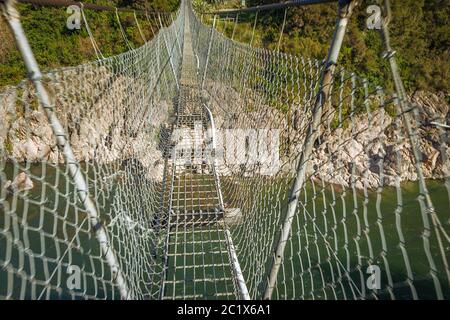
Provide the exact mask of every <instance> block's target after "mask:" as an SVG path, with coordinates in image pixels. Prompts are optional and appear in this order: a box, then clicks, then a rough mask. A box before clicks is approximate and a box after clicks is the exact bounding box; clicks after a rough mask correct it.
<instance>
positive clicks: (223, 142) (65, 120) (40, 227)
mask: <svg viewBox="0 0 450 320" xmlns="http://www.w3.org/2000/svg"><path fill="white" fill-rule="evenodd" d="M320 2H321V1H304V3H301V5H307V4H316V3H320ZM322 2H324V3H329V2H332V1H322ZM337 2H338V5H337V22H336V27H335V31H334V36H333V39H332V41H331V44H330V50H329V54H328V58H327V59H326V60H325V61H314V60H310V59H305V58H302V57H301V56H293V55H288V54H284V53H281V52H278V51H271V50H266V49H257V48H254V47H252V46H250V45H247V44H243V43H238V42H236V41H234V40H233V39H229V38H227V37H226V36H224V35H223V34H222V33H220V32H219V31H218V29H217V28H216V26H217V25H216V23H217V20H218V17H220V15H221V13H215V14H214V15H211V16H210V17H211V18H212V19H211V21H206V20H207V18H206V15H201V14H200V13H196V12H194V10H193V8H192V5H191V3H190V2H189V1H181V4H180V7H179V9H178V11H177V12H176V14H174V15H173V16H172V15H170V14H169V15H167V16H166V17H167V21H165V20H164V15H162V14H158V15H155V19H156V20H157V22H158V23H159V25H160V27H161V28H160V30H159V32H158V33H157V34H155V35H154V37H153V38H152V39H151V40H150V41H147V42H145V44H144V45H142V46H141V47H138V48H133V47H131V46H129V47H130V50H129V51H127V52H125V53H122V54H119V55H116V56H112V57H107V58H105V57H104V56H103V54H102V53H101V48H100V47H99V46H98V44H97V42H96V40H95V38H94V37H93V36H92V33H91V31H89V36H90V39H91V43H92V45H93V46H94V49H95V52H96V54H97V56H98V59H97V60H96V61H93V62H89V63H86V64H82V65H79V66H75V67H67V68H61V69H56V70H54V71H51V72H48V73H41V71H40V69H39V67H38V64H37V63H36V60H35V58H34V54H33V52H32V50H31V48H30V45H29V44H28V40H27V36H26V34H25V33H24V31H23V28H22V26H21V23H20V16H19V14H18V12H17V11H16V9H15V2H14V1H10V0H5V1H0V3H1V5H2V10H3V14H4V17H5V19H6V21H7V23H8V25H9V26H10V29H11V31H12V34H13V35H14V38H15V40H16V43H17V47H18V48H19V50H20V52H21V53H22V56H23V58H24V61H25V64H26V67H27V69H28V72H29V79H28V80H24V81H22V82H21V83H20V84H18V85H17V86H10V87H6V88H5V89H3V91H2V92H0V114H1V117H0V119H2V120H0V122H1V127H0V129H1V130H0V142H2V143H0V151H1V157H2V158H1V162H0V179H1V180H0V181H1V183H0V268H1V269H0V298H6V299H58V298H59V299H69V298H73V299H86V298H87V299H260V298H265V299H421V298H424V299H448V298H450V269H449V260H448V255H449V250H450V249H449V248H450V236H449V231H450V215H449V213H450V209H449V208H450V203H449V201H450V162H449V156H450V152H449V146H448V130H447V131H446V121H447V120H448V119H446V116H447V114H446V113H445V112H442V110H434V109H433V110H430V109H426V108H424V107H423V106H420V105H416V104H414V103H412V102H411V101H410V100H409V98H408V97H407V95H406V92H405V89H404V88H403V84H402V81H401V78H400V76H399V73H398V66H397V63H396V57H395V52H394V50H393V49H392V48H391V46H390V41H389V30H388V22H389V19H388V18H387V17H386V18H384V20H383V23H382V30H381V31H380V34H381V36H382V40H383V44H384V49H385V57H386V59H388V62H389V64H390V66H391V70H392V77H393V79H394V82H395V92H389V91H388V90H386V89H384V88H382V87H380V86H375V85H373V84H372V83H370V82H369V81H367V80H366V79H364V78H361V77H359V76H358V75H357V74H355V73H352V72H349V71H347V70H345V69H343V68H340V67H339V64H338V61H339V59H338V58H339V53H340V49H341V46H342V43H343V41H344V38H345V33H346V28H347V25H348V23H349V21H350V19H351V15H352V11H353V10H354V7H355V6H356V5H357V1H337ZM384 9H385V12H386V15H388V14H389V1H386V2H385V7H384ZM255 10H256V9H255ZM258 10H262V8H259V9H258ZM244 11H245V10H244ZM247 11H250V12H251V11H252V10H251V9H247ZM117 12H118V11H117V10H116V14H117ZM230 12H231V11H228V12H227V14H230ZM83 18H84V22H85V24H86V27H87V28H88V22H87V21H86V17H85V16H84V15H83ZM135 18H136V15H135ZM147 18H148V16H147ZM204 19H206V20H205V21H203V20H204ZM163 20H164V23H163ZM136 22H137V20H136ZM255 23H256V22H255ZM119 25H120V20H119ZM120 28H121V31H122V35H123V36H124V39H125V41H126V35H125V33H124V32H123V28H122V26H120ZM139 30H140V31H141V29H140V28H139ZM233 33H234V32H233ZM141 35H142V32H141ZM143 38H145V37H143ZM127 44H128V45H129V43H128V42H127ZM77 275H79V278H78V279H77V278H75V276H77Z"/></svg>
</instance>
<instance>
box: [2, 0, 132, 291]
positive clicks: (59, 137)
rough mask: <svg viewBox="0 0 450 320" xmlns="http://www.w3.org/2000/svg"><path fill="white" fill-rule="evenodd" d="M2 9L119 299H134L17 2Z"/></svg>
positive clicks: (5, 3)
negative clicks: (29, 39) (47, 85)
mask: <svg viewBox="0 0 450 320" xmlns="http://www.w3.org/2000/svg"><path fill="white" fill-rule="evenodd" d="M0 6H1V9H2V11H3V15H4V16H5V18H6V21H7V23H8V25H9V27H10V28H11V31H12V33H13V36H14V39H15V41H16V44H17V47H18V48H19V51H20V53H21V55H22V58H23V60H24V62H25V65H26V69H27V71H28V74H29V78H30V80H31V81H32V82H33V85H34V87H35V89H36V94H37V97H38V99H39V102H40V104H41V105H42V107H43V109H44V110H45V113H46V116H47V119H48V122H49V123H50V126H51V128H52V131H53V134H54V135H55V137H56V142H57V146H58V149H59V150H60V151H61V152H62V153H63V155H64V159H65V161H66V165H67V167H68V169H69V172H70V176H71V178H72V179H73V181H74V183H75V185H76V190H77V196H78V198H79V200H80V202H81V203H82V204H83V206H84V208H85V209H86V213H87V215H88V217H89V221H90V225H91V228H92V229H93V231H94V232H95V236H96V238H97V240H98V242H99V244H100V249H101V252H102V254H103V255H104V257H105V259H106V263H107V264H108V265H109V267H110V268H111V273H112V275H113V279H114V281H115V283H116V285H117V286H118V289H119V291H120V295H121V297H122V299H129V298H132V296H131V295H130V291H129V290H128V288H127V284H126V282H125V279H124V277H123V275H122V272H121V270H120V265H119V263H118V260H117V257H116V256H115V253H114V250H113V249H112V247H111V244H110V241H109V239H108V236H107V233H106V231H105V228H104V226H103V225H102V223H101V220H100V217H99V215H98V212H97V209H96V207H95V204H94V202H93V201H92V199H91V197H90V196H89V189H88V185H87V183H86V180H85V177H84V175H83V173H82V172H81V169H80V165H79V163H78V162H77V160H76V159H75V156H74V154H73V151H72V148H71V146H70V143H69V140H68V139H67V135H66V132H65V130H64V128H63V126H62V125H61V123H60V122H59V120H58V118H57V116H56V113H55V110H54V109H55V106H54V104H52V103H51V101H50V97H49V95H48V92H47V90H46V89H45V87H44V85H43V84H42V81H41V79H42V74H41V71H40V69H39V67H38V64H37V62H36V59H35V57H34V55H33V51H32V50H31V47H30V44H29V43H28V39H27V37H26V35H25V32H24V30H23V28H22V24H21V23H20V17H19V13H18V11H17V10H16V8H15V0H0Z"/></svg>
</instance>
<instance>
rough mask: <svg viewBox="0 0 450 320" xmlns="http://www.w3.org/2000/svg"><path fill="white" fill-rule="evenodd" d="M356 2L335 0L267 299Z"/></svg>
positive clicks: (271, 270) (353, 0)
mask: <svg viewBox="0 0 450 320" xmlns="http://www.w3.org/2000/svg"><path fill="white" fill-rule="evenodd" d="M357 3H358V0H339V6H338V19H337V22H336V27H335V30H334V36H333V40H332V42H331V46H330V49H329V52H328V58H327V60H326V63H325V68H324V70H323V71H322V76H321V82H320V87H319V92H318V93H317V96H316V100H315V103H314V107H313V111H312V121H311V122H310V124H309V127H308V131H307V134H306V138H305V141H304V145H303V149H302V152H301V154H300V158H299V162H298V166H297V174H296V177H295V180H294V182H293V184H292V186H291V189H290V191H289V198H288V208H287V211H286V215H285V217H284V221H283V225H282V229H281V234H280V237H279V240H278V242H277V246H276V249H275V253H274V257H273V261H272V266H271V269H270V273H269V278H268V281H267V284H266V288H265V292H264V299H270V298H271V297H272V293H273V290H274V288H275V285H276V282H277V276H278V271H279V269H280V266H281V264H282V262H283V255H284V250H285V247H286V244H287V241H288V239H289V235H290V232H291V227H292V222H293V220H294V216H295V212H296V210H297V205H298V198H299V195H300V191H301V189H302V188H303V185H304V183H305V180H306V169H307V166H308V164H309V161H310V158H311V154H312V150H313V146H314V143H315V141H316V140H317V138H318V132H319V127H320V124H321V120H322V114H323V109H324V108H325V105H326V103H327V101H328V96H329V94H330V91H331V85H332V79H333V75H334V71H335V69H336V63H337V60H338V57H339V53H340V51H341V47H342V42H343V40H344V36H345V33H346V30H347V25H348V21H349V18H350V16H351V14H352V11H353V9H354V7H355V6H356V5H357Z"/></svg>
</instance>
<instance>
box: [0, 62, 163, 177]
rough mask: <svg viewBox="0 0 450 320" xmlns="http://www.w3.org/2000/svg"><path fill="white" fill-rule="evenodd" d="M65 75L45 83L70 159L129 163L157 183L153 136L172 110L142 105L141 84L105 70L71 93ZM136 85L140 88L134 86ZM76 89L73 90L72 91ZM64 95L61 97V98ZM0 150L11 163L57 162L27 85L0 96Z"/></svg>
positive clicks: (158, 160) (159, 165)
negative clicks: (139, 165) (137, 163)
mask: <svg viewBox="0 0 450 320" xmlns="http://www.w3.org/2000/svg"><path fill="white" fill-rule="evenodd" d="M76 72H78V71H75V70H74V71H70V70H69V71H65V72H64V73H63V74H62V75H59V77H60V78H58V79H54V80H57V81H54V82H53V83H51V82H50V83H48V89H49V92H50V93H51V97H52V99H53V102H54V103H55V110H56V113H57V116H58V118H59V120H60V122H61V123H62V125H63V126H64V127H65V129H66V133H67V134H68V137H69V141H70V144H71V146H72V149H73V153H74V155H75V157H76V159H77V160H78V161H80V162H83V161H96V162H97V163H100V164H107V163H111V162H114V161H117V160H124V159H129V158H134V159H137V160H139V161H140V162H141V163H142V165H143V166H144V167H146V168H147V169H148V172H149V174H148V175H149V178H155V179H158V180H160V179H161V178H162V172H163V165H164V162H163V161H162V158H163V157H162V152H161V150H160V147H159V146H158V143H159V139H160V137H159V132H160V130H161V128H162V126H164V125H165V124H166V123H167V121H168V117H169V112H170V110H171V108H172V105H171V102H168V100H163V99H160V100H153V101H148V104H145V105H142V103H141V102H142V101H138V99H142V96H140V94H141V93H142V92H140V91H139V90H136V91H134V90H133V91H131V89H130V87H129V84H130V83H131V81H132V83H133V88H142V90H144V88H145V86H146V85H148V84H145V83H144V81H143V80H136V79H129V78H127V77H126V76H123V75H119V76H114V77H113V76H112V74H111V73H109V72H108V71H107V70H106V69H105V68H100V71H98V70H97V71H96V72H95V74H94V73H89V72H86V73H85V74H83V76H84V77H83V78H85V79H86V81H90V82H91V83H94V84H95V85H92V86H83V87H85V91H84V92H76V91H75V89H74V88H71V86H70V85H71V83H70V81H68V79H70V77H71V76H73V79H80V78H81V77H79V76H78V75H77V74H76ZM139 82H141V83H139ZM74 87H76V86H74ZM63 92H64V94H62V93H63ZM0 119H2V121H1V123H0V148H1V149H0V151H1V154H2V156H3V157H4V158H6V159H7V160H14V161H16V162H25V161H29V162H41V161H45V162H50V163H63V162H64V157H63V155H62V154H61V153H60V152H59V151H58V149H57V147H56V142H55V137H54V135H53V132H52V128H51V126H50V124H49V122H48V120H47V116H46V114H45V111H44V110H43V109H42V107H40V106H39V104H38V102H37V101H36V96H35V92H34V89H33V87H32V86H30V85H29V84H27V83H23V84H22V85H21V86H19V87H17V88H16V87H14V88H12V87H11V88H7V89H6V90H5V91H4V92H3V93H0Z"/></svg>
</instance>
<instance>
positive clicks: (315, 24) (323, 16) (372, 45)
mask: <svg viewBox="0 0 450 320" xmlns="http://www.w3.org/2000/svg"><path fill="white" fill-rule="evenodd" d="M273 2H279V1H274V0H247V1H246V5H247V6H255V5H261V4H267V3H273ZM372 2H373V1H363V3H362V4H360V5H359V7H358V9H357V10H356V12H355V14H354V16H353V18H352V20H351V21H352V22H351V24H350V26H349V32H348V34H347V37H346V40H345V44H344V47H343V50H342V55H341V59H340V62H339V63H340V64H341V65H343V66H345V68H346V69H348V70H352V71H355V72H357V73H358V74H360V75H362V76H364V77H366V78H368V79H369V80H370V81H372V82H374V83H377V84H381V85H383V86H385V87H391V86H392V83H391V82H390V81H386V79H389V78H390V75H389V69H388V66H387V64H386V61H385V60H384V59H382V58H381V52H382V44H381V41H380V37H379V33H378V32H377V31H375V30H368V29H367V27H366V20H367V18H368V14H367V13H366V8H367V6H368V5H369V4H370V3H372ZM194 3H195V4H196V5H197V10H198V11H199V12H205V11H207V10H211V9H213V8H216V9H217V8H225V7H227V8H230V7H239V5H240V3H241V1H237V0H235V1H221V2H220V4H217V1H201V0H196V1H194ZM212 3H216V4H214V5H213V4H212ZM391 6H392V13H393V20H392V23H391V26H390V30H391V36H392V46H393V47H394V48H395V50H397V59H398V61H399V64H400V68H401V74H402V77H403V79H404V81H405V85H406V87H407V89H408V90H409V91H410V92H413V91H416V90H427V91H433V92H443V93H444V94H445V95H447V97H448V95H449V94H450V92H449V90H450V79H449V77H448V72H449V70H450V23H449V22H450V21H449V20H450V0H402V1H391ZM336 8H337V6H336V4H328V5H313V6H306V7H291V8H289V9H288V11H287V18H286V25H285V28H284V33H283V38H282V41H281V45H280V50H281V51H284V52H287V53H293V54H299V55H302V56H305V57H311V58H316V59H324V58H325V57H326V55H327V50H328V46H329V43H330V40H331V38H332V34H333V28H334V23H335V21H336ZM255 15H256V14H255V13H247V14H241V15H239V19H238V21H239V23H238V25H237V28H236V32H235V38H236V39H237V40H238V41H242V42H246V43H249V42H250V39H251V35H252V27H253V23H254V19H255ZM283 17H284V10H272V11H264V12H260V13H259V14H258V20H257V25H256V31H255V35H254V40H253V45H255V46H259V47H267V48H271V49H276V47H277V43H278V41H279V37H280V30H281V25H282V21H283ZM228 18H229V21H228V22H226V21H225V20H223V19H221V20H220V21H219V23H218V28H219V30H220V31H221V32H224V33H225V34H226V35H228V36H231V34H232V30H233V25H234V23H233V21H231V19H232V18H234V16H231V15H230V16H229V17H228Z"/></svg>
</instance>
